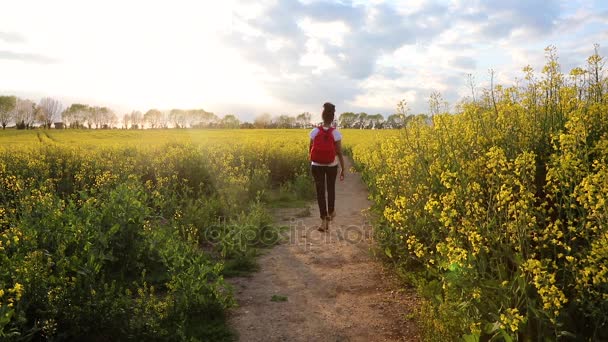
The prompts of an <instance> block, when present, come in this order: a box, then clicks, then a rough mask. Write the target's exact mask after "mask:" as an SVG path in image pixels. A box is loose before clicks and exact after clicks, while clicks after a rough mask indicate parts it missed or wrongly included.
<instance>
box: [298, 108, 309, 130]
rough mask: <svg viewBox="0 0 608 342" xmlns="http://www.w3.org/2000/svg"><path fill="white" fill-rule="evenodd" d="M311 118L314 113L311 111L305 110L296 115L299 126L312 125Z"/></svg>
mask: <svg viewBox="0 0 608 342" xmlns="http://www.w3.org/2000/svg"><path fill="white" fill-rule="evenodd" d="M311 118H312V115H311V114H310V113H309V112H304V113H301V114H299V115H298V116H296V122H297V124H298V126H299V127H301V128H305V127H308V125H310V119H311Z"/></svg>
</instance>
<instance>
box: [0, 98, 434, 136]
mask: <svg viewBox="0 0 608 342" xmlns="http://www.w3.org/2000/svg"><path fill="white" fill-rule="evenodd" d="M416 116H422V117H424V118H427V115H425V114H419V115H411V114H408V113H407V109H406V105H405V103H404V102H402V103H400V104H399V105H398V106H397V113H395V114H391V115H389V116H388V117H387V118H386V119H385V118H384V116H383V115H382V114H367V113H365V112H361V113H353V112H344V113H342V114H340V115H339V116H338V118H337V119H336V121H335V124H336V125H337V126H339V127H341V128H359V129H382V128H402V127H404V126H405V125H406V124H407V122H408V121H409V120H411V119H412V118H414V117H416ZM318 124H320V122H315V121H313V116H312V114H311V113H309V112H304V113H301V114H298V115H295V116H291V115H287V114H283V115H279V116H272V115H270V114H268V113H263V114H260V115H258V116H256V117H255V118H254V120H253V121H252V122H247V121H241V120H239V118H238V117H237V116H236V115H234V114H227V115H224V116H223V117H218V116H217V115H216V114H214V113H212V112H208V111H205V110H203V109H171V110H166V111H161V110H158V109H150V110H148V111H147V112H145V113H144V112H141V111H132V112H130V113H125V114H123V115H122V116H120V117H119V116H118V115H117V114H116V113H115V112H114V111H113V110H112V109H110V108H108V107H101V106H90V105H87V104H82V103H73V104H71V105H70V106H68V107H67V108H64V106H63V104H62V103H61V102H60V101H59V100H57V99H53V98H50V97H46V98H43V99H41V100H40V101H39V102H38V103H35V102H33V101H31V100H29V99H22V98H19V97H16V96H10V95H9V96H0V125H1V126H2V128H3V129H5V128H6V127H12V125H14V127H15V128H16V129H32V128H35V127H40V128H47V129H48V128H51V127H54V128H76V129H110V128H122V129H144V128H152V129H154V128H311V127H313V126H316V125H318Z"/></svg>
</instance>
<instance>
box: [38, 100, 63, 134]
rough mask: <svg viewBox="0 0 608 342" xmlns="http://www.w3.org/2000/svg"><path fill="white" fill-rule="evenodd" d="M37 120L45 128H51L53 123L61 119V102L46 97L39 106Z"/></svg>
mask: <svg viewBox="0 0 608 342" xmlns="http://www.w3.org/2000/svg"><path fill="white" fill-rule="evenodd" d="M37 109H38V111H37V113H36V114H37V115H36V117H37V119H38V121H39V122H40V123H41V124H42V126H44V127H45V128H51V125H52V124H53V122H55V121H56V120H57V118H59V114H60V113H61V111H62V110H63V105H62V104H61V102H59V100H56V99H53V98H50V97H45V98H43V99H41V100H40V103H39V104H38V108H37Z"/></svg>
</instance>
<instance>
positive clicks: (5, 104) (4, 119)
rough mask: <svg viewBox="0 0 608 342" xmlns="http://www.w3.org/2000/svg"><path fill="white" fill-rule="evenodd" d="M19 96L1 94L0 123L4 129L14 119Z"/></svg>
mask: <svg viewBox="0 0 608 342" xmlns="http://www.w3.org/2000/svg"><path fill="white" fill-rule="evenodd" d="M16 106H17V98H16V97H15V96H0V124H1V125H2V129H5V128H6V125H8V123H9V122H11V121H12V120H13V119H14V114H15V107H16Z"/></svg>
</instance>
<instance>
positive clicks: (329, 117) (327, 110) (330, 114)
mask: <svg viewBox="0 0 608 342" xmlns="http://www.w3.org/2000/svg"><path fill="white" fill-rule="evenodd" d="M335 113H336V106H334V105H333V103H329V102H325V103H324V104H323V114H321V117H322V118H323V122H327V123H329V122H333V121H334V115H335Z"/></svg>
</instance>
